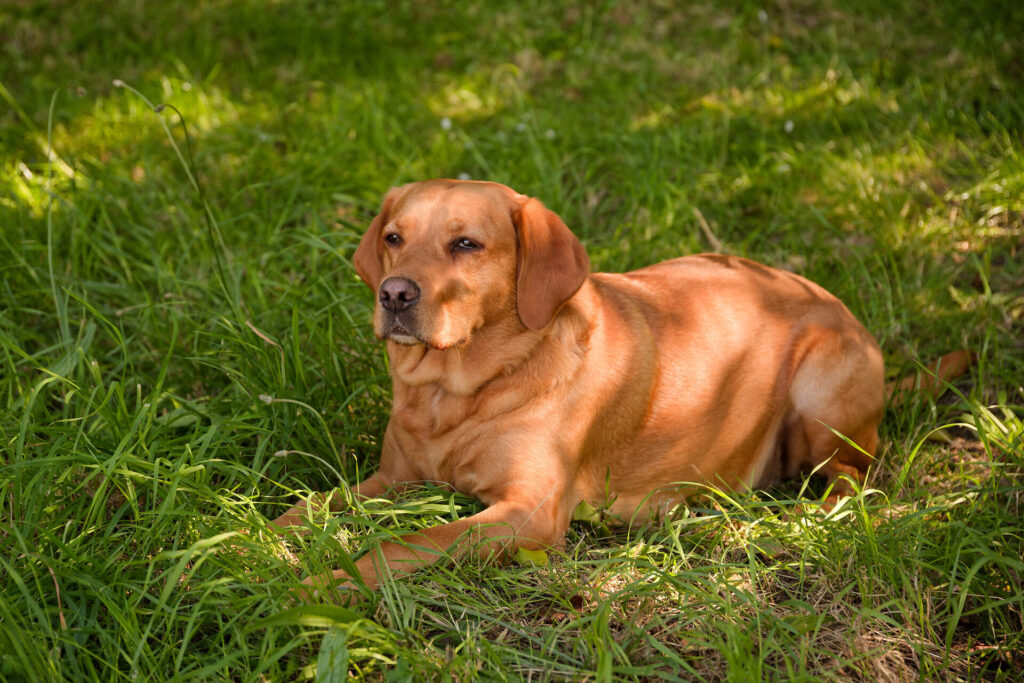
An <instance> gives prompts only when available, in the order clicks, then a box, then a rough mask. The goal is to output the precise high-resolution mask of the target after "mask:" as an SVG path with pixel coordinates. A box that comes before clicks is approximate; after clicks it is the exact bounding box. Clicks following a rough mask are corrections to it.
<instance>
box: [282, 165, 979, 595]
mask: <svg viewBox="0 0 1024 683" xmlns="http://www.w3.org/2000/svg"><path fill="white" fill-rule="evenodd" d="M354 262H355V267H356V271H357V272H358V273H359V276H360V277H361V278H362V279H363V281H365V282H366V284H367V285H369V286H370V288H372V289H373V291H374V292H375V293H376V294H377V303H376V307H375V310H374V316H373V320H374V330H375V332H376V334H377V336H378V337H380V338H381V339H384V340H386V344H387V353H388V357H389V359H390V364H391V375H392V381H393V385H394V402H393V407H392V413H391V419H390V422H389V423H388V427H387V430H386V432H385V434H384V438H383V447H382V452H381V461H380V468H379V469H378V470H377V472H376V473H375V474H373V475H372V476H371V477H369V478H368V479H366V480H365V481H363V482H361V483H359V484H357V485H355V486H354V487H353V491H354V492H355V493H356V495H358V496H362V497H377V496H381V495H386V494H388V493H390V492H394V491H396V490H399V489H401V488H402V487H403V486H407V485H409V484H412V483H417V482H427V481H430V482H444V483H446V484H448V485H450V486H452V487H454V488H455V489H457V490H458V491H461V492H463V493H465V494H468V495H470V496H474V497H475V498H478V499H479V500H480V501H481V502H483V503H484V504H485V505H486V506H487V507H486V509H484V510H483V511H482V512H479V513H478V514H475V515H473V516H470V517H468V518H465V519H460V520H458V521H455V522H452V523H450V524H445V525H442V526H437V527H433V528H429V529H426V530H424V531H420V532H416V533H411V534H408V535H407V536H405V537H403V538H400V539H398V540H397V541H394V542H386V543H383V544H382V545H381V547H380V553H369V554H367V555H366V556H364V557H363V558H361V559H360V560H359V561H358V562H357V563H356V568H357V569H358V572H359V574H360V577H359V578H360V579H361V581H362V582H363V583H364V584H365V585H366V586H367V587H369V588H371V589H373V588H375V587H376V586H377V585H378V584H379V583H380V581H381V577H382V575H384V574H385V572H390V573H394V574H402V573H406V572H410V571H414V570H415V569H417V568H419V567H423V566H425V565H428V564H430V563H433V562H435V561H437V560H438V559H439V558H442V557H445V556H448V555H449V554H453V553H454V554H458V553H459V552H463V551H473V552H477V553H481V554H483V555H485V556H494V557H499V558H500V557H503V556H507V555H508V554H509V553H510V552H513V551H515V550H516V549H519V548H521V549H524V550H532V549H540V548H547V547H556V548H557V547H559V546H560V545H561V544H562V543H563V542H564V536H565V532H566V529H567V528H568V525H569V522H570V519H571V518H572V515H573V511H574V509H575V508H576V507H577V505H578V504H580V503H581V502H587V503H589V504H591V505H594V506H601V505H608V506H609V508H610V512H611V513H612V514H614V515H617V516H620V517H624V518H627V519H628V518H631V517H633V516H634V515H636V514H638V513H639V514H643V515H646V514H649V513H657V512H659V511H663V510H665V509H667V508H668V507H669V506H672V505H674V504H675V503H677V502H679V501H680V500H682V499H683V498H685V496H687V495H688V494H690V493H693V491H694V490H695V485H694V484H691V485H689V486H687V485H686V484H680V483H678V482H695V483H700V482H708V483H711V484H714V485H717V486H724V487H731V488H746V487H753V488H759V487H766V486H771V485H773V484H775V483H777V482H779V481H780V480H781V479H783V478H787V477H793V476H796V475H798V474H800V473H804V472H808V471H811V470H816V471H818V472H819V473H820V474H823V475H825V476H826V477H827V478H828V479H829V480H830V481H834V482H835V486H836V488H835V489H834V490H837V491H844V490H846V487H847V486H848V484H847V482H846V480H845V478H849V479H850V480H854V481H861V480H863V478H864V476H865V473H866V470H867V468H868V466H869V465H870V464H871V459H872V456H873V455H874V453H875V450H876V448H877V447H878V424H879V421H880V420H881V418H882V412H883V406H884V401H885V393H886V389H885V384H884V373H883V365H882V354H881V352H880V350H879V348H878V344H877V343H876V341H875V339H874V338H873V337H872V336H871V334H870V333H869V332H868V331H867V330H866V329H865V328H864V326H863V325H861V323H860V322H858V321H857V319H856V318H855V317H854V316H853V315H852V314H851V313H850V311H849V310H848V309H847V308H846V306H844V305H843V304H842V302H840V301H839V300H838V299H837V298H836V297H834V296H832V295H831V294H829V293H828V292H827V291H825V290H824V289H823V288H821V287H820V286H818V285H816V284H814V283H813V282H810V281H808V280H806V279H804V278H802V277H800V276H799V275H794V274H792V273H789V272H784V271H780V270H776V269H774V268H769V267H768V266H764V265H761V264H758V263H755V262H753V261H748V260H746V259H742V258H737V257H732V256H721V255H714V254H704V255H699V256H687V257H683V258H677V259H674V260H671V261H666V262H663V263H659V264H656V265H653V266H650V267H647V268H643V269H641V270H637V271H633V272H630V273H624V274H612V273H591V272H590V266H589V259H588V258H587V254H586V251H585V250H584V248H583V245H582V244H581V243H580V241H579V240H578V239H577V238H576V237H575V236H574V235H573V234H572V232H570V230H569V229H568V228H567V227H566V225H565V224H564V223H563V222H562V220H561V219H560V218H559V217H558V216H557V215H556V214H555V213H553V212H552V211H550V210H548V209H547V208H545V207H544V206H543V205H542V204H541V202H540V201H538V200H537V199H533V198H530V197H526V196H524V195H521V194H518V193H516V192H515V191H513V190H511V189H509V188H508V187H505V186H503V185H498V184H496V183H488V182H470V181H452V180H432V181H427V182H418V183H412V184H409V185H405V186H403V187H399V188H395V189H392V190H391V191H390V192H389V193H388V194H387V196H386V198H385V199H384V203H383V206H382V208H381V211H380V214H379V215H378V216H377V217H376V218H375V219H374V220H373V222H372V223H371V225H370V227H369V229H368V230H367V231H366V234H365V236H364V237H363V238H362V241H361V242H360V244H359V247H358V249H357V250H356V253H355V257H354ZM965 364H966V359H965V358H964V357H962V356H958V357H955V358H948V359H944V362H943V365H942V370H943V371H944V372H945V374H946V376H952V375H954V374H957V373H958V372H960V371H962V370H963V367H964V366H965ZM954 366H955V367H954ZM841 475H844V479H839V480H838V481H836V480H837V478H838V477H840V476H841ZM325 501H328V505H329V506H331V507H332V509H334V510H335V511H337V506H339V505H340V502H339V501H338V499H337V498H334V499H331V498H330V497H326V496H323V495H320V496H314V497H313V498H312V499H311V500H309V501H306V502H305V503H303V504H301V505H298V506H296V507H294V508H292V509H291V510H289V511H288V512H286V513H285V514H283V515H281V516H280V517H279V518H277V519H276V520H275V521H274V523H275V524H276V525H278V526H280V527H289V526H293V525H298V524H300V523H301V522H302V521H303V519H304V518H305V517H306V515H307V513H308V510H309V506H310V505H323V504H324V502H325ZM354 578H355V577H350V576H348V575H347V574H346V573H345V572H343V571H341V570H338V571H335V572H334V573H333V575H331V576H325V577H311V578H310V579H307V580H306V583H307V584H308V585H309V586H310V589H309V593H308V594H307V597H312V596H314V595H315V594H316V593H317V592H318V591H320V590H322V589H325V588H327V587H338V586H339V585H341V586H344V585H346V584H348V582H350V581H351V580H352V579H354Z"/></svg>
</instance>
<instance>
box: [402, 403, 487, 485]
mask: <svg viewBox="0 0 1024 683" xmlns="http://www.w3.org/2000/svg"><path fill="white" fill-rule="evenodd" d="M402 398H403V399H404V400H403V401H402V402H401V403H399V402H396V405H395V411H394V415H393V419H394V420H395V421H396V426H397V427H398V434H397V436H398V438H399V442H400V443H401V446H402V450H403V451H404V453H405V455H406V459H407V461H408V462H409V464H410V465H411V466H412V467H413V468H414V469H416V470H417V475H418V476H420V477H421V478H422V479H424V480H428V481H443V482H447V483H449V484H451V485H453V486H455V487H456V488H458V489H459V490H462V491H465V492H467V493H469V491H466V489H467V488H472V483H473V482H472V481H471V480H473V479H474V477H472V476H470V477H468V479H467V476H466V472H467V469H468V468H467V467H466V466H465V465H466V462H467V460H471V459H473V455H474V453H475V452H476V451H478V450H480V449H481V448H483V447H484V445H485V444H484V443H483V442H482V441H481V440H480V438H479V431H480V426H481V425H480V423H479V421H478V419H476V418H477V416H475V415H474V411H473V402H472V400H471V399H469V398H466V397H460V396H454V395H452V394H450V393H448V392H446V391H444V390H443V389H441V388H433V387H419V388H417V389H416V390H415V391H411V392H407V393H406V394H405V395H404V396H403V397H402Z"/></svg>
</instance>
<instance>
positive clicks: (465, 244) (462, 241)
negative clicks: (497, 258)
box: [452, 237, 480, 253]
mask: <svg viewBox="0 0 1024 683" xmlns="http://www.w3.org/2000/svg"><path fill="white" fill-rule="evenodd" d="M479 248H480V245H479V244H477V243H476V242H474V241H473V240H471V239H469V238H468V237H460V238H459V239H457V240H455V241H454V242H452V253H455V252H457V251H473V250H475V249H479Z"/></svg>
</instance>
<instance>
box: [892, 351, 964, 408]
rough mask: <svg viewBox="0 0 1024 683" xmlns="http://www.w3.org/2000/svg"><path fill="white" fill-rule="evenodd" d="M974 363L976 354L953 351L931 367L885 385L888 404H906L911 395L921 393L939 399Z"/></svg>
mask: <svg viewBox="0 0 1024 683" xmlns="http://www.w3.org/2000/svg"><path fill="white" fill-rule="evenodd" d="M973 363H974V354H973V353H971V352H970V351H967V350H966V349H961V350H959V351H951V352H949V353H947V354H946V355H944V356H942V357H941V358H939V359H938V360H937V361H935V362H934V363H932V364H931V365H929V366H927V367H926V368H924V370H918V371H917V372H914V373H911V374H910V375H907V376H906V377H904V378H902V379H897V380H893V381H891V382H889V383H887V384H886V385H885V398H886V402H887V403H889V404H890V405H893V404H897V405H898V404H900V403H904V402H906V401H907V400H908V399H909V398H910V396H911V394H914V393H917V392H921V393H923V394H926V395H928V396H931V397H932V398H937V397H938V396H940V395H941V394H942V392H943V391H945V389H946V384H947V383H948V382H950V381H951V380H953V379H956V378H957V377H959V376H960V375H962V374H964V373H965V372H967V369H968V368H969V367H971V365H972V364H973Z"/></svg>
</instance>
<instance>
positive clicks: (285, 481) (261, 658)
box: [0, 0, 1024, 681]
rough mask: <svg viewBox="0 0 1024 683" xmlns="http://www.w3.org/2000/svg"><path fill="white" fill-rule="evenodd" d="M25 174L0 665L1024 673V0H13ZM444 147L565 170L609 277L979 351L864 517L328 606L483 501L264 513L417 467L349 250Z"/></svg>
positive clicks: (14, 165) (371, 671)
mask: <svg viewBox="0 0 1024 683" xmlns="http://www.w3.org/2000/svg"><path fill="white" fill-rule="evenodd" d="M0 168H2V171H0V273H2V278H0V680H12V681H21V680H43V681H51V680H64V679H68V680H98V681H121V680H124V681H128V680H158V681H169V680H197V679H198V680H204V679H212V680H302V679H304V678H311V677H314V676H316V677H319V678H320V679H322V680H338V679H340V678H343V677H345V676H352V677H356V678H369V679H373V680H382V679H383V680H396V681H413V680H415V681H419V680H425V679H426V680H431V679H455V680H475V679H477V678H481V679H488V680H491V679H498V680H505V679H507V680H519V679H529V680H548V679H562V680H564V679H570V680H581V679H587V680H600V681H613V680H614V681H619V680H652V679H667V680H673V679H675V680H730V681H761V680H789V681H797V680H805V681H810V680H815V681H816V680H822V679H824V680H844V681H846V680H864V681H881V680H892V681H899V680H915V679H923V680H1005V681H1013V680H1021V675H1022V674H1021V672H1022V671H1024V587H1022V584H1024V560H1022V556H1024V4H1022V3H1019V2H1014V1H1013V0H1006V1H1005V2H1000V1H998V0H977V1H974V2H967V1H966V0H954V1H951V2H944V3H935V2H927V1H926V0H915V1H908V2H882V1H881V0H865V1H863V2H855V1H854V0H823V2H809V0H778V1H774V0H773V1H772V2H769V3H768V4H746V3H743V2H736V1H727V2H715V3H712V2H692V3H691V2H680V3H673V2H667V1H665V0H645V1H640V2H635V3H626V2H623V3H615V2H606V1H604V0H598V1H596V2H588V3H578V4H577V3H569V2H562V1H553V2H547V3H536V4H534V3H517V2H507V1H503V0H501V1H499V0H495V1H492V2H487V3H483V2H472V3H468V2H467V3H454V2H437V3H435V2H415V1H412V0H410V1H404V2H383V1H368V2H346V3H338V4H335V3H330V2H323V1H317V0H294V1H289V0H280V1H277V2H272V3H257V2H253V1H251V0H203V1H200V2H160V3H155V2H154V3H143V2H137V1H133V0H111V1H109V2H98V1H94V0H89V1H83V2H75V3H71V2H32V1H31V0H15V1H14V2H7V3H4V4H3V6H2V7H0ZM431 177H470V178H474V179H488V180H494V181H498V182H502V183H506V184H508V185H510V186H512V187H514V188H515V189H517V190H519V191H520V192H524V193H527V194H530V195H533V196H536V197H539V198H540V199H541V200H543V201H544V202H545V204H547V206H549V207H550V208H552V209H554V210H555V211H557V212H558V213H559V214H560V215H561V216H562V217H563V218H564V219H565V220H566V222H567V224H568V225H569V226H570V227H571V228H572V229H573V230H574V232H575V233H576V234H577V235H579V236H580V237H581V238H582V239H583V241H584V242H585V243H586V245H587V248H588V251H589V253H590V255H591V259H592V263H593V266H594V269H595V270H612V271H618V270H626V269H630V268H635V267H639V266H642V265H646V264H649V263H652V262H655V261H658V260H662V259H666V258H671V257H675V256H679V255H682V254H687V253H697V252H702V251H720V252H724V253H730V254H737V255H742V256H747V257H750V258H754V259H757V260H760V261H763V262H765V263H767V264H769V265H773V266H776V267H781V268H786V269H789V270H793V271H796V272H799V273H801V274H803V275H805V276H807V277H809V278H811V279H814V280H816V281H818V282H820V283H821V284H823V285H824V286H825V287H826V288H828V289H829V290H831V291H832V292H833V293H835V294H836V295H838V296H839V297H840V298H841V299H843V300H844V301H845V302H846V303H847V304H848V305H849V307H850V308H851V310H852V311H853V312H854V313H855V314H856V315H857V316H858V317H859V318H860V319H861V320H862V321H863V322H864V323H865V325H866V326H867V327H868V328H869V329H870V330H871V331H872V332H873V333H874V334H875V335H876V337H877V338H878V340H879V342H880V343H881V345H882V347H883V350H884V352H885V356H886V361H887V367H888V373H889V375H890V376H891V377H897V376H902V375H904V374H906V373H908V372H911V371H913V370H914V369H915V368H916V367H917V365H916V364H917V363H918V362H926V361H927V360H929V359H932V358H935V357H937V356H939V355H941V354H942V353H944V352H946V351H950V350H953V349H957V348H969V349H971V350H973V351H974V352H976V353H977V363H976V364H975V366H974V367H973V368H972V369H971V372H970V373H969V375H967V376H965V377H963V378H961V379H960V380H959V381H958V382H957V383H956V386H955V388H954V389H953V390H952V391H950V392H948V393H947V394H946V396H945V397H943V398H942V399H940V400H938V401H937V402H936V401H933V400H931V399H929V398H927V397H922V396H915V397H913V398H911V399H910V400H908V401H905V402H904V403H902V404H900V405H894V406H891V407H890V409H889V410H888V411H887V413H886V416H885V420H884V422H883V425H882V444H883V445H882V447H881V449H880V453H879V457H878V459H877V462H876V465H875V467H874V468H873V470H872V473H871V475H870V477H869V480H868V481H867V482H866V484H865V486H864V488H863V490H862V491H860V492H859V493H858V494H857V495H856V496H854V497H853V498H851V499H849V500H847V501H846V502H845V503H844V504H843V505H842V506H840V507H838V508H836V509H835V510H833V511H832V513H830V514H825V513H823V512H820V511H815V506H814V505H813V504H809V503H810V501H812V500H813V499H814V498H815V497H817V496H820V494H821V493H822V491H821V487H820V485H819V484H818V483H817V482H815V481H813V480H811V481H809V482H794V483H792V484H791V485H789V486H787V487H784V488H781V489H778V490H772V491H757V492H753V493H748V494H742V495H740V494H736V493H729V492H724V491H716V492H711V493H710V494H709V496H708V497H707V498H706V499H703V500H700V501H694V502H693V504H692V505H690V506H683V507H681V508H680V509H678V510H676V511H675V513H674V514H672V515H671V516H670V517H669V518H667V519H666V520H663V521H660V522H655V523H651V524H649V525H648V526H646V527H644V528H634V529H632V530H630V531H625V530H609V529H607V528H605V527H604V526H603V525H602V524H600V523H596V524H595V523H589V524H588V523H586V522H580V523H577V524H574V526H573V528H572V530H571V532H570V537H569V543H568V546H567V549H566V551H565V552H564V553H558V552H551V553H548V554H547V555H546V556H545V557H544V558H543V559H544V560H546V563H545V562H540V563H538V564H532V563H530V562H525V561H524V562H517V563H513V564H511V565H509V566H506V567H494V566H482V565H478V564H474V563H468V564H464V565H462V566H458V567H456V566H454V565H453V564H451V563H441V564H439V565H437V566H436V567H433V568H431V569H429V570H427V571H423V572H421V573H419V574H416V575H415V576H412V577H409V578H407V579H403V580H399V581H396V582H390V583H387V584H385V586H384V587H383V589H382V590H381V591H380V593H379V594H377V595H375V596H373V597H371V598H368V599H367V600H365V601H364V602H363V603H362V604H359V605H357V606H355V607H353V608H351V609H345V608H342V607H338V606H330V605H301V604H295V603H291V602H289V601H288V595H289V591H290V590H292V589H294V588H295V587H296V586H297V585H298V582H299V581H300V580H301V578H302V577H304V576H307V575H308V574H309V573H311V572H316V571H319V570H322V569H324V568H325V567H328V566H330V567H338V566H341V565H342V564H343V563H344V562H345V561H347V558H349V557H352V556H358V554H359V553H362V552H365V551H366V550H367V549H369V548H371V547H372V546H373V544H374V542H375V541H377V540H379V539H381V538H384V537H387V536H389V535H391V534H393V533H395V532H396V531H397V530H403V529H405V530H407V529H412V528H421V527H423V526H427V525H433V524H436V523H438V522H439V521H444V520H450V519H452V518H454V517H458V516H463V515H466V514H469V513H471V512H472V511H473V510H475V509H478V503H476V502H475V501H473V500H471V499H468V498H465V497H462V496H460V495H457V494H453V493H449V492H447V491H445V490H443V489H438V488H423V489H418V490H415V491H412V492H410V493H408V494H407V495H406V496H405V497H404V498H403V499H402V500H400V501H398V502H395V503H384V502H371V503H367V504H366V505H360V504H353V506H352V509H351V511H350V512H349V513H347V514H345V515H341V516H338V517H336V518H333V519H329V520H325V521H324V523H323V526H322V529H318V530H317V531H316V532H315V533H312V534H310V535H309V536H307V537H306V538H304V539H301V540H298V539H296V540H293V541H289V542H288V543H285V542H282V541H281V540H279V539H277V538H276V537H275V536H273V535H272V534H271V533H269V532H268V528H267V521H266V520H267V519H268V517H273V516H276V515H277V514H279V513H280V512H281V511H282V510H283V509H284V508H285V506H287V505H288V504H290V503H292V502H294V501H295V500H297V499H298V498H299V497H301V496H303V495H308V493H309V491H311V490H325V489H330V488H332V487H337V486H342V494H343V495H344V494H345V493H346V491H347V490H346V489H345V488H344V486H343V483H344V482H354V481H356V480H357V479H358V477H360V476H362V475H364V474H365V473H366V472H367V471H371V470H372V469H373V467H374V466H375V463H376V462H377V457H378V451H379V440H380V436H381V433H382V431H383V429H384V426H385V424H386V420H387V415H388V409H389V401H390V382H389V377H388V368H387V359H386V356H385V355H384V352H383V348H382V345H381V344H380V343H379V342H378V341H377V340H376V339H375V338H374V337H373V334H372V329H371V326H370V312H371V307H372V304H373V295H372V293H371V292H370V291H369V289H368V288H366V287H365V285H363V284H362V282H360V281H359V279H358V278H357V276H356V275H355V272H354V270H353V267H352V264H351V255H352V252H353V249H354V247H355V244H356V243H357V242H358V240H359V237H360V235H361V233H362V231H363V230H364V229H365V227H366V225H367V224H368V223H369V220H370V219H371V218H372V216H373V215H374V213H375V211H376V209H377V208H378V206H379V202H380V198H381V196H382V195H383V193H384V192H385V191H386V190H387V189H388V188H389V187H391V186H393V185H396V184H399V183H403V182H407V181H411V180H418V179H425V178H431ZM242 530H245V531H246V532H247V533H244V534H243V533H241V531H242ZM541 565H543V566H541Z"/></svg>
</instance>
